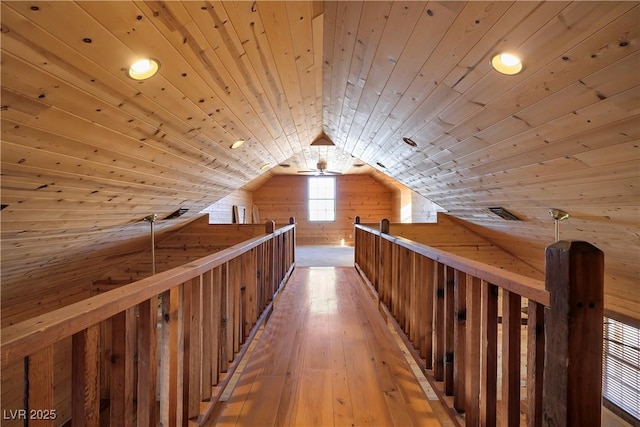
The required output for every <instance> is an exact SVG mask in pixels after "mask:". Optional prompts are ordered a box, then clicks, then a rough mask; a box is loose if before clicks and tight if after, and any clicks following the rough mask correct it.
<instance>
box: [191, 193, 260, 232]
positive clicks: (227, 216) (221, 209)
mask: <svg viewBox="0 0 640 427" xmlns="http://www.w3.org/2000/svg"><path fill="white" fill-rule="evenodd" d="M234 206H244V207H245V208H247V223H249V224H250V223H252V219H251V208H252V207H253V193H252V192H251V191H247V190H243V189H239V190H235V191H234V192H233V193H231V194H229V195H228V196H226V197H224V198H222V199H220V200H218V201H217V202H216V203H214V204H212V205H211V206H209V207H208V208H206V209H205V210H203V211H202V213H208V214H209V223H210V224H232V223H233V207H234Z"/></svg>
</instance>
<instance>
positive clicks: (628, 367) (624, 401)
mask: <svg viewBox="0 0 640 427" xmlns="http://www.w3.org/2000/svg"><path fill="white" fill-rule="evenodd" d="M603 351H604V366H603V371H602V372H603V381H602V394H603V396H604V397H605V398H607V399H608V400H609V401H610V402H611V403H613V404H614V405H616V406H618V407H619V408H620V409H622V410H624V411H625V412H627V413H628V414H629V415H631V416H633V417H634V418H636V419H638V420H640V329H637V328H634V327H632V326H629V325H627V324H624V323H622V322H618V321H617V320H614V319H609V318H605V322H604V346H603Z"/></svg>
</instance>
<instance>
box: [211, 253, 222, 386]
mask: <svg viewBox="0 0 640 427" xmlns="http://www.w3.org/2000/svg"><path fill="white" fill-rule="evenodd" d="M223 271H224V266H220V267H216V268H215V269H214V270H213V274H212V276H213V277H212V288H211V291H212V292H211V294H212V295H211V298H212V300H213V303H212V304H213V305H212V309H211V337H212V339H213V342H212V343H211V347H212V351H211V385H214V386H215V385H218V382H219V381H220V372H222V366H221V357H220V356H221V354H223V352H222V346H223V343H224V339H223V336H222V331H223V323H222V318H223V301H224V300H223V296H222V289H223V285H222V278H223Z"/></svg>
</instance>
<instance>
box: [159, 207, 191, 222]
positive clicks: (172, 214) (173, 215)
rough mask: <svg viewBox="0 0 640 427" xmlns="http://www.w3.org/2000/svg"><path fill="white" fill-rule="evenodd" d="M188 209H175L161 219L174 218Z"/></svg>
mask: <svg viewBox="0 0 640 427" xmlns="http://www.w3.org/2000/svg"><path fill="white" fill-rule="evenodd" d="M188 210H189V209H187V208H180V209H178V210H177V211H175V212H172V213H170V214H169V215H167V216H166V217H164V218H163V219H176V218H178V217H179V216H182V215H184V214H186V213H187V211H188Z"/></svg>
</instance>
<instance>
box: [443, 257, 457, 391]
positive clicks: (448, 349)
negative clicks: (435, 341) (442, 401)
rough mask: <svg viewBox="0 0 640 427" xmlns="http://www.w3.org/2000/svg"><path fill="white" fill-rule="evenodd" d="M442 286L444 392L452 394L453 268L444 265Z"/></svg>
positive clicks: (453, 333)
mask: <svg viewBox="0 0 640 427" xmlns="http://www.w3.org/2000/svg"><path fill="white" fill-rule="evenodd" d="M444 271H445V273H444V275H445V288H444V393H445V394H446V395H447V396H453V391H454V383H453V359H454V358H455V354H454V352H453V350H454V343H453V339H454V335H455V331H454V329H455V328H454V325H455V323H456V322H455V277H454V270H453V268H451V267H449V266H446V267H445V270H444Z"/></svg>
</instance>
